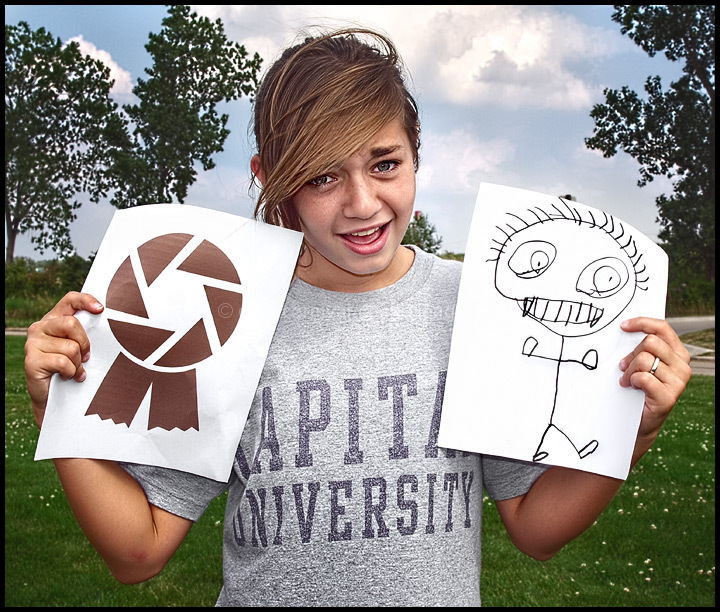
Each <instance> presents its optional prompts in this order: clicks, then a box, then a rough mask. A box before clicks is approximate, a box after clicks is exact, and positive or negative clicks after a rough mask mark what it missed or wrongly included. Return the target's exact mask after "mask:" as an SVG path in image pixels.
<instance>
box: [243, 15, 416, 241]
mask: <svg viewBox="0 0 720 612" xmlns="http://www.w3.org/2000/svg"><path fill="white" fill-rule="evenodd" d="M359 36H364V37H369V38H370V39H371V40H373V41H374V42H375V45H372V44H369V43H366V42H363V41H362V40H360V38H359ZM403 72H404V71H403V67H402V62H401V59H400V56H399V55H398V53H397V50H396V49H395V46H394V45H393V43H392V41H390V39H388V38H387V37H386V36H384V35H382V34H379V33H377V32H374V31H371V30H367V29H362V28H350V29H343V30H339V31H336V32H332V33H328V34H325V35H322V36H317V37H309V38H306V39H305V41H304V42H303V43H301V44H299V45H296V46H294V47H291V48H289V49H287V50H286V51H285V52H284V53H283V54H282V55H281V56H280V58H279V59H278V60H277V61H276V62H275V63H274V64H273V65H272V67H271V68H270V69H269V70H268V72H267V74H266V75H265V77H264V78H263V80H262V83H261V85H260V88H259V90H258V93H257V97H256V99H255V103H254V131H255V140H256V144H257V151H258V155H259V157H260V167H261V168H262V170H263V173H264V177H263V178H264V181H263V185H262V188H261V191H260V194H259V196H258V201H257V205H256V208H255V216H256V218H261V219H262V220H264V221H265V222H267V223H272V224H274V225H280V226H282V227H288V228H291V229H295V230H299V229H300V223H299V220H298V218H297V215H296V213H295V211H294V209H293V207H292V204H291V202H290V199H291V198H292V197H293V196H294V195H295V194H296V193H297V192H298V191H299V190H300V189H301V188H302V187H303V186H304V185H305V184H306V183H307V182H308V181H310V180H312V179H313V178H316V177H317V176H320V175H322V174H324V173H326V172H328V170H330V169H331V168H332V167H333V166H336V165H337V164H338V163H341V162H343V161H344V160H346V159H347V158H348V157H350V156H351V155H352V154H353V153H354V152H355V151H357V150H358V149H359V148H360V147H361V146H362V145H363V143H365V142H366V141H367V140H369V139H370V138H371V137H372V136H373V135H374V134H375V133H376V132H377V131H378V130H379V129H380V128H382V127H383V126H384V125H385V124H387V123H388V122H390V121H392V120H393V119H395V118H397V117H401V119H402V121H403V125H404V127H405V130H406V133H407V135H408V140H409V141H410V144H411V147H412V149H413V161H414V163H415V168H416V169H417V167H418V159H419V158H418V149H419V146H420V140H419V131H420V124H419V118H418V108H417V104H416V103H415V100H414V99H413V97H412V95H410V93H409V91H408V89H407V87H406V85H405V80H404V78H403Z"/></svg>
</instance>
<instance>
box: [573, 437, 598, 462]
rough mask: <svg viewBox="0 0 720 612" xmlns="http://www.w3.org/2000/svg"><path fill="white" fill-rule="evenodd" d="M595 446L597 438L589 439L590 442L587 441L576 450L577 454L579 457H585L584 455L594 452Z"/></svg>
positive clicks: (596, 445)
mask: <svg viewBox="0 0 720 612" xmlns="http://www.w3.org/2000/svg"><path fill="white" fill-rule="evenodd" d="M597 447H598V441H597V440H591V441H590V442H588V443H587V444H586V445H585V446H583V447H582V448H581V449H580V450H579V451H578V455H579V456H580V459H585V457H587V456H588V455H590V454H592V453H594V452H595V451H596V450H597Z"/></svg>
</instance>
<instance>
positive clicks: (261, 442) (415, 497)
mask: <svg viewBox="0 0 720 612" xmlns="http://www.w3.org/2000/svg"><path fill="white" fill-rule="evenodd" d="M254 127H255V136H256V140H257V147H258V149H257V151H258V153H257V155H255V156H254V157H253V159H252V162H251V169H252V172H253V174H254V176H255V177H257V179H258V181H259V182H260V184H261V185H262V189H261V191H260V195H259V200H258V207H257V211H256V212H257V214H258V216H260V217H262V218H263V219H264V220H265V221H267V222H269V223H275V224H278V225H283V226H286V227H290V228H293V229H297V230H301V231H302V232H303V233H304V236H305V240H304V247H303V250H302V252H301V255H300V257H299V260H298V266H297V271H296V277H295V279H294V281H293V283H292V285H291V287H290V290H289V292H288V295H287V299H286V302H285V306H284V309H283V312H282V315H281V317H280V321H279V323H278V327H277V330H276V333H275V336H274V338H273V342H272V346H271V348H270V353H269V355H268V358H267V361H266V363H265V366H264V370H263V374H262V377H261V380H260V383H259V385H258V388H257V392H256V396H255V400H254V402H253V405H252V408H251V411H250V414H249V416H248V420H247V423H246V425H245V429H244V431H243V435H242V439H241V441H240V445H239V447H238V450H237V453H236V457H235V462H234V469H233V474H232V476H231V478H230V481H229V482H228V483H219V482H214V481H211V480H207V479H204V478H201V477H199V476H194V475H190V474H185V473H180V472H177V471H173V470H168V469H163V468H158V467H152V466H143V465H131V464H118V463H115V462H110V461H100V460H88V459H57V460H55V465H56V467H57V470H58V473H59V475H60V479H61V481H62V484H63V488H64V490H65V492H66V494H67V497H68V499H69V501H70V504H71V506H72V508H73V510H74V512H75V514H76V516H77V519H78V521H79V522H80V525H81V526H82V528H83V530H84V532H85V534H86V535H87V537H88V538H89V539H90V541H91V542H92V544H93V545H94V546H95V548H96V549H97V550H98V552H99V553H100V554H101V556H102V557H103V559H104V560H105V561H106V563H107V564H108V566H109V567H110V569H111V571H112V572H113V574H114V575H115V576H116V577H117V578H118V579H119V580H121V581H122V582H127V583H132V582H138V581H142V580H146V579H148V578H150V577H151V576H153V575H155V574H157V573H158V572H159V571H160V570H161V569H162V568H163V566H164V565H165V564H166V563H167V562H168V560H169V559H170V557H171V556H172V555H173V553H174V552H175V550H176V549H177V548H178V546H179V545H180V543H181V542H182V541H183V538H184V537H185V535H186V534H187V532H188V531H189V529H190V527H191V526H192V524H193V521H196V520H197V519H198V518H199V517H200V516H201V515H202V513H203V511H204V510H205V509H206V508H207V506H208V504H209V503H210V501H211V500H212V499H213V498H214V497H216V496H217V495H219V494H221V493H222V492H223V491H225V490H227V491H228V503H227V510H226V513H225V526H224V563H223V572H224V587H223V589H222V591H221V593H220V596H219V599H218V604H219V605H353V606H364V605H394V606H401V605H414V606H430V605H442V606H455V605H479V603H480V592H479V585H480V525H481V509H482V492H483V488H485V489H486V490H487V492H488V494H489V495H490V496H491V497H492V498H493V499H495V500H496V503H497V507H498V509H499V512H500V515H501V517H502V519H503V521H504V523H505V526H506V528H507V530H508V532H509V534H510V537H511V538H512V540H513V542H514V543H515V544H516V545H517V546H518V547H519V548H520V549H521V550H523V551H524V552H526V553H527V554H529V555H531V556H532V557H535V558H537V559H548V558H550V557H551V556H553V555H554V554H555V553H556V552H557V551H558V550H560V549H561V548H562V547H563V546H564V545H565V544H566V543H567V542H569V541H570V540H572V539H573V538H574V537H576V536H577V535H579V534H580V533H582V531H584V530H585V529H586V528H587V527H588V526H589V525H591V524H592V523H593V521H594V520H595V519H596V518H597V516H598V515H599V514H600V513H601V512H602V510H603V509H604V508H605V506H606V505H607V504H608V502H609V501H610V500H611V499H612V497H613V496H614V494H615V493H616V491H617V490H618V488H619V487H620V485H621V482H619V481H616V480H613V479H611V478H607V477H604V476H599V475H596V474H590V473H586V472H579V471H574V470H569V469H565V468H559V467H550V468H545V467H543V466H539V465H532V464H526V463H523V462H519V461H514V460H509V459H502V458H498V457H489V456H480V455H475V454H470V453H463V452H459V451H453V450H451V449H444V448H438V446H437V444H436V439H437V432H438V426H439V419H440V412H441V408H442V398H443V391H444V383H445V374H446V368H447V361H448V353H449V347H450V336H451V330H452V323H453V315H454V309H455V301H456V297H457V289H458V283H459V277H460V269H461V268H460V264H459V263H457V262H448V261H444V260H441V259H439V258H436V257H434V256H431V255H428V254H426V253H424V252H423V251H421V250H420V249H418V248H416V247H405V246H401V240H402V238H403V236H404V234H405V230H406V228H407V226H408V223H409V221H410V217H411V214H412V211H413V204H414V196H415V172H416V170H417V167H418V148H419V132H420V128H419V120H418V111H417V106H416V104H415V102H414V100H413V98H412V96H411V95H410V94H409V93H408V91H407V88H406V87H405V84H404V81H403V76H402V71H401V66H400V60H399V58H398V56H397V53H396V51H395V49H394V47H393V45H392V43H391V42H390V41H389V40H388V39H387V38H386V37H384V36H382V35H379V34H377V33H373V32H369V31H364V30H346V31H340V32H336V33H332V34H328V35H326V36H319V37H316V38H308V39H306V40H305V42H303V43H302V44H299V45H297V46H295V47H292V48H290V49H288V50H287V51H286V52H285V53H284V54H283V55H282V56H281V57H280V59H279V60H278V61H277V62H276V63H275V64H274V65H273V66H272V68H271V69H270V70H269V71H268V73H267V75H266V76H265V78H264V80H263V83H262V86H261V88H260V90H259V92H258V96H257V100H256V103H255V116H254ZM79 309H84V310H88V311H89V312H92V313H98V312H100V311H101V310H102V306H101V305H100V304H99V303H98V302H97V301H96V300H95V298H93V297H92V296H90V295H85V294H78V293H70V294H68V295H67V296H66V297H65V298H63V299H62V300H61V301H60V302H59V303H58V305H57V306H56V307H55V308H54V309H53V310H52V311H51V312H50V313H48V315H46V316H45V317H44V318H43V320H42V321H40V322H38V323H36V324H34V325H33V326H32V327H31V328H30V330H29V332H28V342H27V347H26V353H27V359H26V372H27V381H28V388H29V391H30V395H31V398H32V403H33V408H34V411H35V417H36V420H37V422H38V425H41V424H42V417H43V413H44V409H45V404H46V402H47V393H48V387H49V381H50V377H51V376H52V375H53V374H54V373H56V372H57V373H60V375H61V376H63V377H65V378H70V377H72V378H74V379H75V380H77V381H78V382H81V381H82V380H83V379H84V377H85V373H84V370H83V363H84V362H85V361H87V359H88V358H89V357H90V352H89V351H90V346H89V343H88V340H87V336H86V335H85V332H84V331H83V329H82V327H81V326H80V324H79V323H78V321H77V319H75V318H74V317H73V316H72V315H73V313H74V312H75V311H76V310H79ZM624 329H625V330H626V331H628V332H638V331H641V332H644V333H645V334H647V335H646V337H645V339H644V340H643V341H642V342H641V343H640V344H639V345H638V347H637V348H636V349H635V350H634V351H633V352H632V353H631V354H629V355H628V356H627V357H625V359H623V360H622V362H621V363H620V369H621V370H622V372H623V373H622V378H621V381H620V384H621V385H622V386H629V385H632V386H634V387H637V388H641V389H643V390H644V392H645V407H644V411H643V417H642V423H641V425H640V429H639V432H638V437H637V441H636V446H635V451H634V456H633V461H634V462H636V461H637V460H638V459H640V457H641V456H642V455H643V454H644V453H645V452H646V451H647V449H648V448H649V447H650V446H651V444H652V443H653V441H654V440H655V438H656V436H657V434H658V432H659V430H660V427H661V425H662V423H663V421H664V420H665V418H666V417H667V415H668V414H669V412H670V410H671V408H672V406H673V405H674V404H675V402H676V400H677V398H678V397H679V395H680V393H681V392H682V390H683V389H684V387H685V385H686V383H687V381H688V379H689V377H690V369H689V365H688V363H689V355H688V354H687V351H685V349H684V348H683V346H682V344H681V343H680V341H679V339H678V338H677V336H676V335H675V333H674V332H673V331H672V329H671V328H670V326H669V325H668V324H667V323H666V322H665V321H659V320H654V319H646V318H638V319H633V320H631V321H628V322H626V323H625V324H624ZM656 357H657V358H659V360H660V361H659V365H658V366H657V367H656V368H655V367H654V368H653V369H654V371H653V373H650V369H651V367H652V366H653V363H654V361H655V358H656ZM478 381H482V373H481V372H478ZM482 384H492V382H491V381H483V382H482Z"/></svg>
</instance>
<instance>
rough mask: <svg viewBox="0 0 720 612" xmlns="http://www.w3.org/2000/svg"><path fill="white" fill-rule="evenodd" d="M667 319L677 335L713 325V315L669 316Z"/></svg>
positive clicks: (710, 327) (709, 327)
mask: <svg viewBox="0 0 720 612" xmlns="http://www.w3.org/2000/svg"><path fill="white" fill-rule="evenodd" d="M667 321H668V323H670V325H672V328H673V329H674V330H675V332H676V333H677V335H678V336H682V335H683V334H689V333H690V332H695V331H702V330H703V329H712V328H713V327H715V315H713V316H711V317H675V318H673V317H670V318H669V319H668V320H667Z"/></svg>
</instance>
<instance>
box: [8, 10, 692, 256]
mask: <svg viewBox="0 0 720 612" xmlns="http://www.w3.org/2000/svg"><path fill="white" fill-rule="evenodd" d="M193 10H194V11H196V12H197V13H198V14H200V15H203V16H207V17H209V18H211V19H213V20H215V19H218V18H219V19H221V20H222V22H223V24H224V27H225V32H226V34H227V36H228V38H229V39H231V40H233V41H237V42H239V43H241V44H243V45H245V47H246V49H247V50H248V51H249V52H250V53H251V54H252V53H254V52H256V51H257V52H258V53H259V54H260V56H261V57H262V58H263V69H266V68H267V67H269V66H270V65H271V64H272V61H273V59H275V58H276V57H277V56H278V55H279V53H280V52H281V51H282V49H283V48H285V47H286V46H288V45H291V44H294V43H295V42H298V41H299V40H302V36H303V33H304V32H307V31H308V30H310V31H311V32H312V31H316V30H312V28H313V27H321V28H325V29H333V28H336V27H342V26H347V25H361V26H367V27H370V28H373V29H378V30H380V31H382V32H384V33H386V34H388V35H389V36H390V38H391V39H392V40H393V41H394V42H395V44H396V46H397V47H398V51H399V52H400V54H401V56H402V57H403V59H404V62H405V65H406V67H407V70H408V72H409V74H410V77H411V80H410V89H411V91H412V92H413V94H414V96H415V98H416V100H417V101H418V103H419V106H420V113H421V114H420V117H421V142H422V146H421V150H420V169H419V171H418V174H417V186H418V188H417V195H416V201H415V210H419V211H422V212H423V213H424V214H425V215H426V216H427V217H428V219H429V221H430V222H431V223H432V224H433V225H435V227H436V230H437V234H438V235H439V237H440V238H441V239H442V246H441V251H452V252H456V253H462V252H464V250H465V244H466V241H467V234H468V229H469V226H470V220H471V218H472V211H473V208H474V206H475V199H476V194H477V190H478V187H479V185H480V182H483V181H484V182H489V183H497V184H501V185H507V186H510V187H517V188H521V189H529V190H532V191H539V192H542V193H547V194H554V195H565V194H571V195H572V196H574V197H575V199H576V200H577V201H578V202H581V203H583V204H586V205H589V206H593V207H595V208H599V209H601V210H603V211H605V212H608V213H610V214H612V215H615V216H617V217H619V218H620V219H622V220H624V221H625V222H627V223H629V224H630V225H632V226H633V227H634V228H635V229H637V230H639V231H640V232H642V233H644V234H645V235H647V236H649V237H650V238H652V239H656V238H657V234H658V231H659V229H660V226H659V224H658V222H657V209H656V206H655V198H656V197H657V196H658V195H660V194H662V193H668V194H669V193H670V192H671V191H672V186H671V183H670V182H669V181H668V180H667V179H656V180H655V181H654V182H653V183H650V184H649V185H648V186H646V187H643V188H640V187H638V186H637V181H638V178H639V166H638V164H637V162H635V160H634V159H632V158H631V157H630V156H629V155H627V154H624V153H622V152H620V153H618V154H617V155H615V156H614V157H612V158H607V159H606V158H604V157H603V156H602V153H600V152H598V151H591V150H589V149H587V148H586V147H585V144H584V139H585V138H587V137H590V136H592V134H593V127H594V122H593V120H592V118H591V117H590V111H591V110H592V107H593V105H595V104H598V103H603V102H604V99H605V98H604V96H603V90H604V89H605V88H612V89H620V88H621V87H623V86H628V87H630V88H631V89H633V90H634V91H636V92H638V93H639V94H642V93H643V92H644V89H643V88H644V83H645V80H646V78H647V77H648V76H651V75H653V76H654V75H659V76H660V77H661V79H662V84H663V87H664V88H665V89H666V88H667V87H668V86H669V85H670V83H671V82H672V81H675V80H677V79H678V78H679V77H680V75H681V68H682V67H681V65H680V63H678V62H674V63H673V62H670V61H668V60H667V59H666V58H665V57H664V55H658V56H656V57H654V58H650V57H649V56H648V55H647V54H646V53H645V52H644V51H642V49H640V47H638V46H637V45H635V43H633V42H632V41H631V40H630V39H629V38H627V37H626V36H623V35H622V34H621V32H620V26H619V25H618V24H616V23H615V22H613V21H612V20H611V15H612V13H613V7H612V6H611V5H582V6H580V5H533V6H525V5H506V6H487V5H483V6H465V5H461V6H439V5H427V6H423V5H420V6H414V7H412V9H410V8H409V7H407V6H398V5H388V6H375V5H369V6H334V5H333V6H318V5H202V6H199V5H193ZM166 15H167V9H166V8H165V6H163V5H145V6H143V5H132V6H131V5H63V6H60V5H5V23H6V24H17V23H18V22H19V21H26V22H27V23H28V24H29V25H30V27H31V28H33V29H37V28H40V27H44V28H45V29H46V30H48V31H49V32H50V33H52V34H53V35H54V36H55V37H59V38H60V39H61V40H62V41H63V42H67V41H70V40H76V41H78V42H79V44H80V47H81V50H83V51H84V52H85V53H86V54H88V55H91V56H93V57H96V58H97V59H100V60H102V61H103V62H104V63H106V64H107V65H108V66H109V67H110V69H111V76H112V78H114V79H115V84H114V86H113V90H112V95H113V98H114V100H115V101H116V102H117V103H118V104H120V105H122V104H127V103H133V102H135V101H136V100H137V99H136V98H135V97H134V96H133V94H132V88H133V86H134V85H135V84H136V83H137V79H138V77H141V78H142V77H143V76H145V75H144V71H145V69H146V68H150V67H151V64H152V60H151V57H150V55H149V54H148V53H147V51H146V50H145V44H146V43H147V40H148V34H149V33H150V32H159V31H160V29H161V27H162V25H161V24H162V20H163V18H164V17H165V16H166ZM222 111H223V112H226V113H228V114H229V115H230V119H229V122H228V128H229V129H230V130H231V135H230V137H229V138H228V140H227V141H226V143H225V147H224V151H223V152H222V153H220V154H218V155H216V157H215V158H214V159H215V161H216V164H217V166H216V168H214V169H213V170H210V171H207V172H205V171H203V170H202V168H198V170H199V176H198V180H197V181H196V183H195V184H194V185H193V186H192V187H191V188H190V190H189V195H188V197H187V199H186V200H185V204H189V205H194V206H204V207H207V208H213V209H217V210H222V211H225V212H231V213H235V214H238V215H241V216H245V217H252V215H253V209H254V198H253V191H252V187H251V184H250V180H249V164H250V158H251V156H252V154H253V153H254V143H253V141H252V139H251V137H250V136H249V134H250V133H251V131H250V129H249V121H250V112H251V106H250V103H249V101H248V100H247V99H246V98H243V99H241V100H239V101H235V102H231V103H228V104H223V105H222ZM114 211H115V209H114V208H113V207H112V206H111V205H110V204H109V203H107V202H102V201H101V202H100V203H98V204H92V203H87V204H84V205H83V206H82V207H81V208H80V209H79V211H78V218H77V220H76V221H74V222H73V224H72V226H71V235H72V240H73V244H74V246H75V248H76V250H77V252H78V254H79V255H81V256H83V257H87V256H89V255H90V254H92V253H94V252H95V251H97V249H98V247H99V246H100V243H101V241H102V238H103V236H104V234H105V231H106V229H107V227H108V225H109V223H110V220H111V218H112V215H113V213H114ZM15 256H16V257H17V256H26V257H31V258H33V259H46V258H52V257H53V256H54V254H53V253H52V252H51V251H46V252H45V253H44V254H41V253H40V252H39V251H35V250H34V247H33V245H32V244H31V242H30V239H29V236H21V237H19V238H18V243H17V245H16V250H15Z"/></svg>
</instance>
